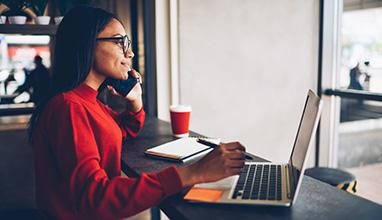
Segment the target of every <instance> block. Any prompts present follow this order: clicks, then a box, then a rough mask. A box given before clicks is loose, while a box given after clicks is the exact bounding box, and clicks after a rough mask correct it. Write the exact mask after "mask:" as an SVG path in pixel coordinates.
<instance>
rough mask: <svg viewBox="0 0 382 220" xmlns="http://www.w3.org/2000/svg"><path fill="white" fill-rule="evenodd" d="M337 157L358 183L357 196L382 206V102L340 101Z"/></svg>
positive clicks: (346, 99)
mask: <svg viewBox="0 0 382 220" xmlns="http://www.w3.org/2000/svg"><path fill="white" fill-rule="evenodd" d="M337 155H338V158H337V159H338V167H339V168H341V169H346V170H347V171H349V172H350V173H352V174H353V175H355V177H356V179H357V181H358V183H359V184H358V186H357V190H358V192H357V193H356V195H359V196H362V197H365V198H367V199H370V200H372V201H374V202H377V203H380V204H382V190H381V187H377V186H380V185H381V184H382V178H381V175H380V172H381V169H382V102H373V101H365V100H357V99H348V98H341V113H340V124H339V127H338V154H337Z"/></svg>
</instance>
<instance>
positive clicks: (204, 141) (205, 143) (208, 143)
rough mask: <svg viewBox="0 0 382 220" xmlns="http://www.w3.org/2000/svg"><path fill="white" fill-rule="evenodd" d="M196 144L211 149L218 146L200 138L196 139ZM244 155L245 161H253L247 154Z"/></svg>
mask: <svg viewBox="0 0 382 220" xmlns="http://www.w3.org/2000/svg"><path fill="white" fill-rule="evenodd" d="M197 142H198V143H200V144H203V145H206V146H208V147H211V148H216V147H218V146H219V145H217V144H215V143H212V142H209V141H207V140H204V139H200V138H198V139H197ZM244 155H245V159H248V160H253V158H252V156H251V155H249V154H248V153H247V152H244Z"/></svg>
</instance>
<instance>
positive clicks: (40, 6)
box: [32, 0, 50, 25]
mask: <svg viewBox="0 0 382 220" xmlns="http://www.w3.org/2000/svg"><path fill="white" fill-rule="evenodd" d="M32 4H33V9H34V12H35V13H36V15H37V16H36V17H35V22H36V24H43V25H47V24H49V22H50V17H49V16H44V14H45V9H46V6H47V5H48V0H32Z"/></svg>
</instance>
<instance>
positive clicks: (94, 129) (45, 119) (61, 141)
mask: <svg viewBox="0 0 382 220" xmlns="http://www.w3.org/2000/svg"><path fill="white" fill-rule="evenodd" d="M96 96H97V91H95V90H94V89H92V88H91V87H89V86H87V85H86V84H82V85H80V86H79V87H77V88H76V89H74V90H72V91H69V92H65V93H62V94H59V95H57V96H55V97H54V98H53V99H52V100H51V101H50V102H49V103H48V104H47V106H46V107H45V109H44V111H43V113H42V115H41V118H40V120H39V123H38V125H37V128H36V130H35V133H34V139H33V149H34V152H35V169H36V200H37V204H38V206H39V208H41V209H43V210H46V211H48V212H50V213H51V214H53V215H54V216H56V217H57V218H59V219H65V220H68V219H81V220H85V219H118V218H124V217H127V216H131V215H134V214H136V213H138V212H140V211H142V210H144V209H147V208H149V207H152V206H156V205H158V204H159V203H160V202H161V200H163V198H165V197H166V196H168V195H171V194H174V193H176V192H178V191H180V190H181V181H180V178H179V175H178V173H177V172H176V169H175V167H170V168H167V169H165V170H163V171H161V172H158V173H151V174H142V175H141V177H140V178H125V177H121V176H120V174H121V167H120V163H121V148H122V139H123V138H129V137H135V136H137V134H138V132H139V131H140V129H141V128H142V126H143V122H144V119H145V112H144V111H143V110H141V111H139V112H138V113H133V112H128V111H126V112H123V113H120V114H117V113H116V112H113V111H112V110H111V109H110V108H108V107H107V106H105V105H104V104H102V103H101V102H100V101H98V100H97V98H96Z"/></svg>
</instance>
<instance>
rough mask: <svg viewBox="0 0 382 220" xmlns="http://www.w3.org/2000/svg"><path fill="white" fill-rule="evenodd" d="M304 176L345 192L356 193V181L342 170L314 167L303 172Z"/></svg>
mask: <svg viewBox="0 0 382 220" xmlns="http://www.w3.org/2000/svg"><path fill="white" fill-rule="evenodd" d="M305 174H306V175H308V176H310V177H313V178H315V179H318V180H321V181H322V182H325V183H328V184H330V185H332V186H335V187H337V188H339V189H343V190H345V191H347V192H351V193H355V192H356V191H357V190H356V186H357V180H356V178H355V176H354V175H353V174H351V173H348V172H346V171H343V170H339V169H334V168H327V167H314V168H310V169H307V170H305Z"/></svg>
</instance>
